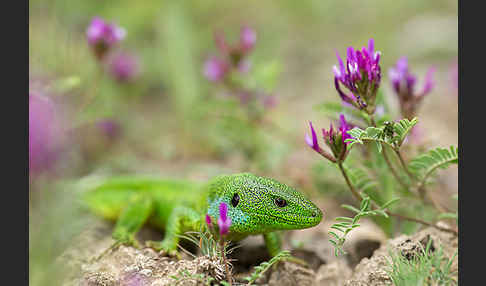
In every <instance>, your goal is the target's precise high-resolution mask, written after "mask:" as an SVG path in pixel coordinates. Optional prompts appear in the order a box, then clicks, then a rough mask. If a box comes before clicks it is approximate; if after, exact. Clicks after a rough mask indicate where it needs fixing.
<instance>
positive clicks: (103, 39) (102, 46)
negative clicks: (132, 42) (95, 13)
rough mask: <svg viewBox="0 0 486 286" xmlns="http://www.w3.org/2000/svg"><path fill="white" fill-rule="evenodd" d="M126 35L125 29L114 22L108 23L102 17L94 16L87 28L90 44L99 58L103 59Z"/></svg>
mask: <svg viewBox="0 0 486 286" xmlns="http://www.w3.org/2000/svg"><path fill="white" fill-rule="evenodd" d="M125 35H126V31H125V29H123V28H121V27H119V26H117V25H116V24H113V23H106V22H105V21H104V20H103V19H101V18H100V17H94V18H93V20H92V21H91V23H90V25H89V26H88V29H87V30H86V38H87V40H88V44H89V45H90V46H91V47H92V49H93V51H94V54H95V56H96V57H97V58H98V59H99V60H102V59H103V58H104V57H105V55H106V54H107V52H108V51H109V50H110V49H111V48H112V47H113V46H114V45H115V44H117V43H118V42H120V41H121V40H123V39H124V38H125Z"/></svg>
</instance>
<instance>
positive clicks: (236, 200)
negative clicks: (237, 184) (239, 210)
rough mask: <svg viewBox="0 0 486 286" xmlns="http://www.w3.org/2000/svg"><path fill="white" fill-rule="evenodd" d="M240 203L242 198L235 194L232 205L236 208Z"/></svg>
mask: <svg viewBox="0 0 486 286" xmlns="http://www.w3.org/2000/svg"><path fill="white" fill-rule="evenodd" d="M239 202H240V196H239V195H238V194H236V193H235V194H234V195H233V198H232V199H231V205H233V207H236V206H237V205H238V203H239Z"/></svg>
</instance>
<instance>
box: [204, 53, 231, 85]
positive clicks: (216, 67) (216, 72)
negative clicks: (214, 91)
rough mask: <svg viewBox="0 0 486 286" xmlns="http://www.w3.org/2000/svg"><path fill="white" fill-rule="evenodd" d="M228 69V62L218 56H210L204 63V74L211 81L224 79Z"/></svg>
mask: <svg viewBox="0 0 486 286" xmlns="http://www.w3.org/2000/svg"><path fill="white" fill-rule="evenodd" d="M228 70H229V65H228V63H227V62H226V61H224V60H221V59H219V58H217V57H211V58H209V59H208V60H206V63H205V64H204V76H205V77H206V78H207V79H208V80H210V81H220V80H222V79H223V78H224V77H225V76H226V73H227V72H228Z"/></svg>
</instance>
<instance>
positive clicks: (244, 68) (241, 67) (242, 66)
mask: <svg viewBox="0 0 486 286" xmlns="http://www.w3.org/2000/svg"><path fill="white" fill-rule="evenodd" d="M250 68H251V63H250V61H249V60H246V59H245V60H242V61H240V63H239V64H238V67H237V69H238V71H239V72H240V73H243V74H244V73H247V72H249V71H250Z"/></svg>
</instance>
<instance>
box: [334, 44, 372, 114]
mask: <svg viewBox="0 0 486 286" xmlns="http://www.w3.org/2000/svg"><path fill="white" fill-rule="evenodd" d="M336 57H337V59H338V63H339V65H338V66H334V67H333V73H334V85H335V87H336V90H337V92H338V94H339V96H340V97H341V99H342V100H343V101H345V102H347V103H351V104H353V105H354V106H355V107H357V108H360V109H363V108H366V107H367V106H369V105H371V106H372V107H374V101H375V98H376V92H377V90H378V87H379V85H380V82H381V67H380V65H379V61H380V52H378V51H376V52H375V48H374V41H373V39H370V40H369V41H368V47H363V48H362V49H361V50H355V49H354V48H353V47H348V49H347V59H346V64H344V62H343V60H342V59H341V57H340V56H339V53H338V52H336ZM340 84H342V85H344V86H345V87H346V88H347V89H348V90H349V91H350V94H346V93H344V92H343V90H342V89H341V87H340ZM372 110H373V109H372Z"/></svg>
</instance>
